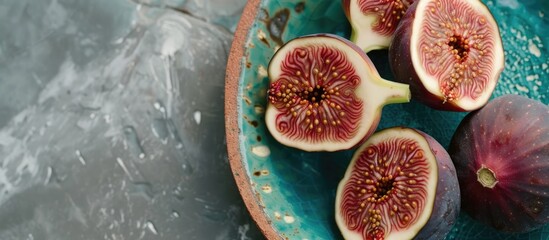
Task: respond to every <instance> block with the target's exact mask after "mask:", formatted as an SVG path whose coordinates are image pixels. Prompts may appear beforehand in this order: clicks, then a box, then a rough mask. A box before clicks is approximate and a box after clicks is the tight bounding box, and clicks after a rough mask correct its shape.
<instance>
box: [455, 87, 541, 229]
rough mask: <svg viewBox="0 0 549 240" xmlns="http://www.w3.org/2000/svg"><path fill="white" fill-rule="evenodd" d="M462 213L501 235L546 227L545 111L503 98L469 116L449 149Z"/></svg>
mask: <svg viewBox="0 0 549 240" xmlns="http://www.w3.org/2000/svg"><path fill="white" fill-rule="evenodd" d="M449 153H450V155H451V157H452V160H453V161H454V164H455V166H456V170H457V174H458V180H459V184H460V187H461V191H462V192H466V193H467V194H464V195H463V199H462V201H463V210H464V211H465V212H467V213H468V214H469V215H470V216H471V217H473V218H474V219H477V220H479V221H480V222H483V223H485V224H488V225H490V226H492V227H494V228H496V229H498V230H501V231H505V232H527V231H530V230H533V229H535V228H538V227H540V226H543V225H545V224H547V223H549V107H548V106H547V105H545V104H543V103H541V102H538V101H535V100H532V99H529V98H527V97H523V96H519V95H505V96H502V97H499V98H496V99H494V100H492V101H490V102H489V103H488V104H487V105H486V106H485V107H483V108H481V109H480V110H477V111H474V112H471V113H469V114H468V115H467V116H466V117H465V118H464V119H463V120H462V122H461V123H460V125H459V126H458V128H457V130H456V132H455V134H454V136H453V137H452V141H451V144H450V148H449Z"/></svg>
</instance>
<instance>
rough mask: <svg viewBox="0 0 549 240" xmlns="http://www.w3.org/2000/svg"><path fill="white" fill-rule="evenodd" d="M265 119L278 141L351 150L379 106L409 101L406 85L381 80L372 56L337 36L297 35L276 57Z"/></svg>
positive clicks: (369, 127)
mask: <svg viewBox="0 0 549 240" xmlns="http://www.w3.org/2000/svg"><path fill="white" fill-rule="evenodd" d="M268 74H269V80H270V85H269V89H268V106H267V109H266V112H265V122H266V125H267V128H268V129H269V131H270V133H271V134H272V135H273V137H274V138H275V139H276V140H277V141H278V142H280V143H282V144H284V145H287V146H290V147H294V148H298V149H301V150H305V151H338V150H345V149H350V148H352V147H354V146H356V145H358V144H359V143H361V142H363V140H364V139H365V138H367V137H368V136H369V135H371V134H372V133H373V131H374V130H375V128H376V127H377V125H378V122H379V119H380V115H381V110H382V108H383V106H384V105H386V104H389V103H402V102H408V101H409V99H410V90H409V88H408V85H406V84H401V83H395V82H390V81H387V80H384V79H382V78H381V77H380V76H379V74H378V72H377V70H376V69H375V67H374V65H373V63H372V62H371V61H370V59H369V58H368V56H366V54H365V53H364V52H362V51H361V50H360V49H359V48H358V47H356V45H354V44H353V43H352V42H350V41H348V40H346V39H344V38H342V37H339V36H336V35H328V34H326V35H309V36H303V37H299V38H296V39H293V40H291V41H289V42H288V43H286V44H285V45H284V46H282V47H281V48H280V49H279V50H278V51H277V52H276V53H275V55H274V56H273V58H272V59H271V61H270V63H269V68H268Z"/></svg>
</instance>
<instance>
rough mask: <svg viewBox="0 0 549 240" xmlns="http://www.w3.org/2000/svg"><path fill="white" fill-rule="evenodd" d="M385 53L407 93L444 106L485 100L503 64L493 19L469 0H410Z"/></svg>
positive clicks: (467, 107)
mask: <svg viewBox="0 0 549 240" xmlns="http://www.w3.org/2000/svg"><path fill="white" fill-rule="evenodd" d="M389 59H390V66H391V69H392V71H393V74H394V76H395V80H396V81H398V82H403V83H408V84H410V90H411V91H412V98H413V99H415V100H418V101H420V102H423V103H424V104H426V105H428V106H430V107H432V108H434V109H439V110H448V111H472V110H475V109H478V108H480V107H482V106H484V105H486V103H487V102H488V99H489V98H490V96H491V95H492V92H493V91H494V88H495V86H496V83H497V82H498V80H499V76H500V74H501V72H502V71H503V68H504V54H503V46H502V42H501V36H500V34H499V29H498V25H497V23H496V21H495V19H494V18H493V16H492V15H491V13H490V11H489V9H488V8H487V7H486V6H485V5H484V4H483V3H482V2H481V1H471V0H417V1H415V2H414V3H413V4H412V5H411V6H410V8H409V9H408V11H407V12H406V14H405V15H404V17H403V18H402V20H401V21H400V23H399V25H398V27H397V29H396V30H395V33H394V38H393V41H392V42H391V46H390V47H389Z"/></svg>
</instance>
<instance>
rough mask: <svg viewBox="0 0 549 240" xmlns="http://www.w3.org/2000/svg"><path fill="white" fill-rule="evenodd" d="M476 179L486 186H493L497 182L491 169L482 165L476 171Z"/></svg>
mask: <svg viewBox="0 0 549 240" xmlns="http://www.w3.org/2000/svg"><path fill="white" fill-rule="evenodd" d="M477 181H478V182H479V183H480V184H481V185H482V186H483V187H486V188H490V189H492V188H494V187H495V186H496V184H497V183H498V179H497V178H496V174H495V173H494V171H492V169H490V168H488V167H486V166H484V165H482V167H481V168H480V169H479V170H478V171H477Z"/></svg>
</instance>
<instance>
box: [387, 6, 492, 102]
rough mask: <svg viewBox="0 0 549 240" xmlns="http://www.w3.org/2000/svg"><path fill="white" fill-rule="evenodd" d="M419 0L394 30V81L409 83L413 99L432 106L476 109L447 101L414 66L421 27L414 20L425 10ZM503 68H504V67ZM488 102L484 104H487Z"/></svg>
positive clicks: (391, 62)
mask: <svg viewBox="0 0 549 240" xmlns="http://www.w3.org/2000/svg"><path fill="white" fill-rule="evenodd" d="M419 2H422V1H420V0H416V1H414V2H413V3H412V4H411V5H410V6H409V8H408V10H407V11H406V14H405V15H404V16H403V17H402V19H401V20H400V22H399V24H398V26H397V28H396V30H395V32H394V35H393V40H392V41H391V44H390V45H389V65H390V68H391V70H392V72H393V75H394V77H395V79H394V81H396V82H401V83H406V84H409V85H410V91H411V93H412V99H413V100H417V101H419V102H421V103H423V104H424V105H427V106H429V107H430V108H433V109H436V110H443V111H454V112H468V111H471V110H475V109H466V108H467V107H465V106H460V105H459V103H456V102H455V101H445V98H444V97H443V96H439V95H436V94H434V93H431V92H430V91H429V90H428V89H427V88H426V87H425V85H424V84H423V83H422V81H421V78H420V77H419V76H418V73H417V72H416V70H415V68H414V66H413V61H412V56H411V45H410V44H411V38H412V34H414V33H415V32H418V31H419V29H414V26H413V23H414V20H415V19H416V13H418V11H423V10H424V9H418V8H417V6H418V4H419ZM425 11H427V10H425ZM418 14H419V13H418ZM498 31H499V30H498ZM415 34H417V33H415ZM501 70H503V68H502V69H501ZM498 76H499V75H498ZM496 81H497V80H496ZM490 94H491V92H490ZM487 101H488V99H486V102H487ZM486 102H484V103H483V104H482V105H484V104H486ZM476 109H478V108H476Z"/></svg>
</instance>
